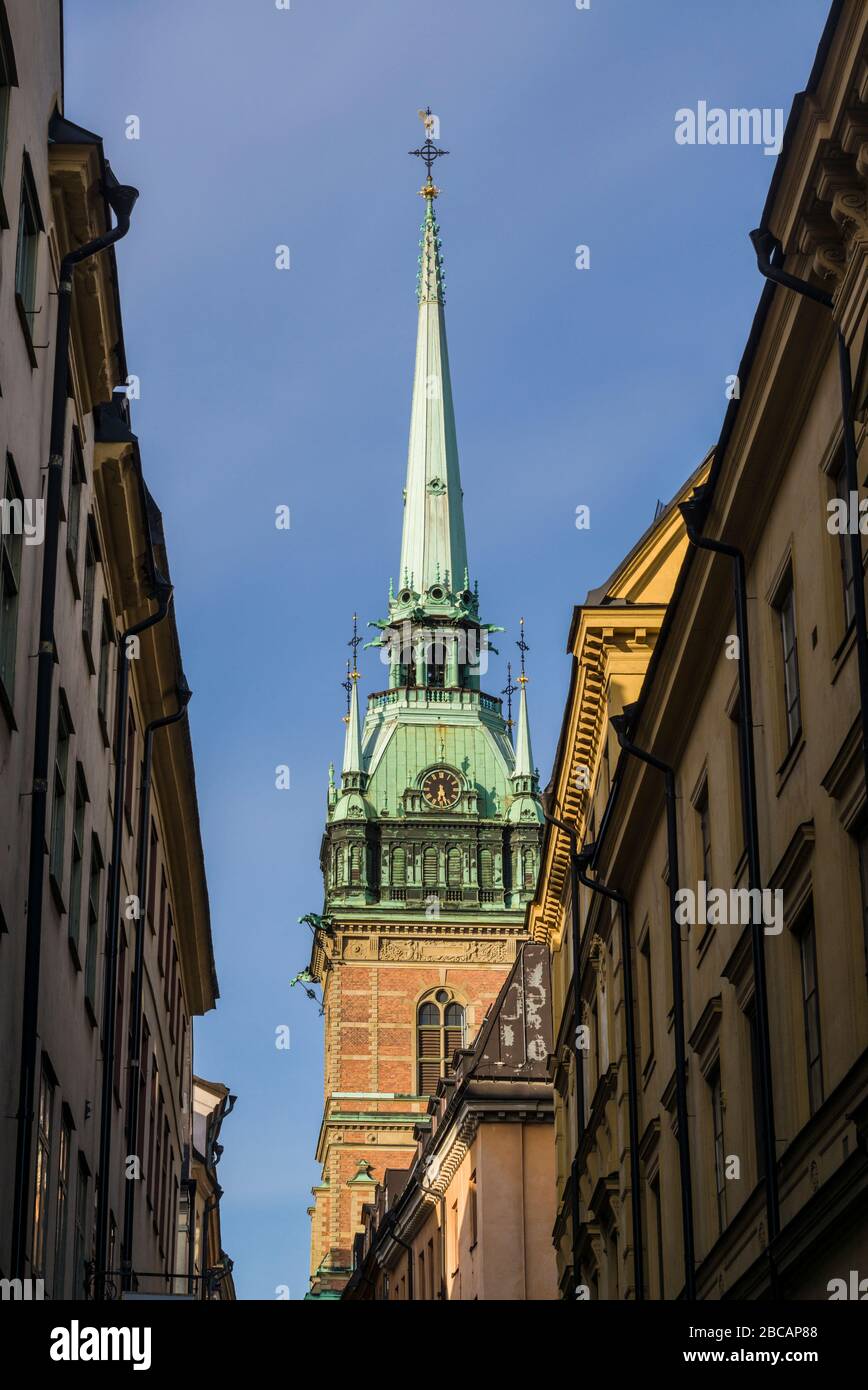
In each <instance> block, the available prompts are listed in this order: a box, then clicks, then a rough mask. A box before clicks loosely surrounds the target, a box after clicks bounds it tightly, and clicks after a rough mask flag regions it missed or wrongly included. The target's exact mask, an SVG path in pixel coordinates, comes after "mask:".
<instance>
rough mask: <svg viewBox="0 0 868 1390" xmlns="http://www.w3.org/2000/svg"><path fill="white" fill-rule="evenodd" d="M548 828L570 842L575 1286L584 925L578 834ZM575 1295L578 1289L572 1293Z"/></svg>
mask: <svg viewBox="0 0 868 1390" xmlns="http://www.w3.org/2000/svg"><path fill="white" fill-rule="evenodd" d="M544 814H545V818H546V820H547V821H548V822H549V825H553V826H555V827H556V828H557V829H558V830H562V831H563V832H564V834H565V835H567V836H568V837H569V841H570V905H571V909H572V915H571V945H572V950H573V1056H574V1057H575V1061H576V1151H575V1153H574V1155H573V1162H572V1166H571V1168H570V1204H571V1222H572V1228H573V1230H572V1234H573V1248H572V1261H573V1285H574V1286H575V1285H577V1284H578V1280H579V1227H580V1225H581V1199H580V1195H579V1149H580V1148H581V1145H582V1140H583V1139H584V1137H585V1076H584V1069H583V1058H582V1056H581V1054H580V1050H579V1047H578V1037H579V1029H580V1028H581V1026H582V979H581V971H580V965H581V956H582V924H581V912H580V903H579V842H578V836H577V834H576V830H575V828H574V827H573V826H571V825H567V823H566V821H562V820H558V819H557V818H556V817H555V816H550V815H549V814H548V812H547V811H546V812H544ZM573 1292H574V1294H575V1287H574V1289H573Z"/></svg>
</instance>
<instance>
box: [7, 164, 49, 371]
mask: <svg viewBox="0 0 868 1390" xmlns="http://www.w3.org/2000/svg"><path fill="white" fill-rule="evenodd" d="M44 233H45V222H44V220H43V217H42V208H41V206H40V203H39V192H38V189H37V187H36V178H35V176H34V173H33V164H32V163H31V160H30V155H29V154H28V152H27V150H26V149H25V150H24V151H23V154H22V159H21V183H20V191H19V198H18V231H17V239H16V245H15V279H14V286H15V306H16V308H17V310H18V319H19V322H20V324H21V329H22V332H23V334H24V342H25V346H26V348H27V355H28V357H29V359H30V365H31V367H37V366H38V365H39V361H38V359H37V356H36V351H35V348H34V345H33V326H32V323H31V320H32V319H33V318H34V317H35V316H36V314H37V313H39V310H38V309H37V307H36V295H37V291H38V288H39V265H40V254H39V253H40V240H39V239H40V236H42V235H44Z"/></svg>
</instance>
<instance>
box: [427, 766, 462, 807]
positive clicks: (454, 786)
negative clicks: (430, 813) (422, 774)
mask: <svg viewBox="0 0 868 1390" xmlns="http://www.w3.org/2000/svg"><path fill="white" fill-rule="evenodd" d="M422 795H423V796H424V798H425V800H426V801H427V803H428V805H429V806H431V807H433V808H434V810H435V811H448V810H450V809H451V808H452V807H453V806H454V805H455V803H456V802H457V800H458V798H459V796H460V795H461V787H460V785H459V782H458V778H457V777H456V776H455V773H454V772H449V771H448V769H447V768H445V767H437V768H435V769H434V771H433V772H429V773H428V775H427V777H426V778H425V780H424V781H423V783H422Z"/></svg>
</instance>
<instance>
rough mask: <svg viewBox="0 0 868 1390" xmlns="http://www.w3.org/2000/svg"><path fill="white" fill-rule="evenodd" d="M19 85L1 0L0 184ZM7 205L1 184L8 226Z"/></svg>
mask: <svg viewBox="0 0 868 1390" xmlns="http://www.w3.org/2000/svg"><path fill="white" fill-rule="evenodd" d="M17 86H18V73H17V72H16V70H15V53H14V50H13V48H12V34H11V32H10V29H9V20H8V18H7V15H6V5H5V3H4V0H0V185H2V183H3V175H4V173H5V171H6V149H7V140H8V135H9V105H10V101H11V97H12V88H13V87H17ZM8 226H9V218H8V217H7V215H6V205H5V203H4V201H3V190H2V186H0V227H8Z"/></svg>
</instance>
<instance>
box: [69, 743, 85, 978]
mask: <svg viewBox="0 0 868 1390" xmlns="http://www.w3.org/2000/svg"><path fill="white" fill-rule="evenodd" d="M86 803H87V784H86V782H85V780H84V769H83V768H82V765H81V763H76V766H75V804H74V810H73V816H72V864H71V866H70V871H69V939H70V941H71V942H72V945H73V946H74V948H75V957H76V961H78V960H79V959H80V957H79V941H78V938H79V929H80V926H81V875H82V867H81V866H82V861H83V859H84V808H85V805H86Z"/></svg>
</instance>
